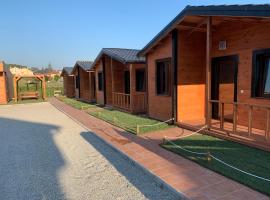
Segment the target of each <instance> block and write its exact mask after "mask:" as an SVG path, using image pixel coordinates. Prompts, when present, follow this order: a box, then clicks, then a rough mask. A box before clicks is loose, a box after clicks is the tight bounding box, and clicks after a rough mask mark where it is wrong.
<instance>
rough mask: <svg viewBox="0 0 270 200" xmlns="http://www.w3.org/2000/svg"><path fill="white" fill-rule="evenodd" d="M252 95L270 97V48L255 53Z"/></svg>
mask: <svg viewBox="0 0 270 200" xmlns="http://www.w3.org/2000/svg"><path fill="white" fill-rule="evenodd" d="M252 97H264V98H270V49H267V50H262V51H255V52H254V53H253V71H252Z"/></svg>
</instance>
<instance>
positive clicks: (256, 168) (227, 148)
mask: <svg viewBox="0 0 270 200" xmlns="http://www.w3.org/2000/svg"><path fill="white" fill-rule="evenodd" d="M173 142H174V143H175V144H177V145H179V146H181V147H183V148H184V149H187V150H191V151H195V152H205V153H207V152H210V153H211V154H212V155H214V156H215V157H217V158H219V159H221V160H223V161H225V162H226V163H228V164H231V165H233V166H235V167H237V168H239V169H241V170H244V171H246V172H249V173H252V174H255V175H257V176H261V177H264V178H267V179H270V153H269V152H266V151H263V150H259V149H255V148H251V147H248V146H245V145H242V144H238V143H235V142H231V141H227V140H222V139H218V138H215V137H212V136H206V135H201V134H196V135H193V136H190V137H186V138H182V139H179V140H176V141H173ZM161 146H162V147H164V148H165V149H167V150H169V151H172V152H175V153H177V154H179V155H181V156H184V157H186V158H188V159H190V160H192V161H194V162H196V163H198V164H199V165H202V166H204V167H206V168H208V169H211V170H213V171H215V172H217V173H220V174H222V175H224V176H226V177H228V178H231V179H233V180H235V181H237V182H239V183H242V184H244V185H246V186H248V187H250V188H253V189H255V190H257V191H259V192H262V193H264V194H267V195H268V196H270V182H267V181H263V180H260V179H257V178H255V177H251V176H248V175H246V174H243V173H241V172H238V171H236V170H234V169H232V168H229V167H227V166H225V165H223V164H222V163H220V162H218V161H216V160H213V159H212V160H211V161H208V160H207V159H206V157H205V156H197V155H194V154H192V153H189V152H185V151H183V150H181V149H179V148H177V147H175V146H174V145H173V144H171V143H168V142H166V143H165V144H162V145H161Z"/></svg>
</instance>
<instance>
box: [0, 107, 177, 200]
mask: <svg viewBox="0 0 270 200" xmlns="http://www.w3.org/2000/svg"><path fill="white" fill-rule="evenodd" d="M0 199H3V200H4V199H5V200H9V199H12V200H13V199H14V200H15V199H16V200H17V199H20V200H24V199H27V200H29V199H30V200H31V199H43V200H45V199H50V200H51V199H52V200H55V199H76V200H77V199H82V200H86V199H110V200H114V199H118V200H120V199H136V200H137V199H162V200H166V199H175V197H174V196H173V194H172V193H170V192H169V191H168V190H167V189H165V188H163V189H162V187H160V186H159V185H158V184H156V183H155V182H154V181H153V178H152V177H151V176H149V175H147V174H146V173H144V172H143V171H142V170H141V169H140V168H138V167H136V166H134V165H133V164H132V163H131V162H129V161H128V160H126V159H125V158H124V157H123V156H121V155H120V154H119V153H118V152H116V151H114V150H113V149H112V148H111V147H109V146H108V145H106V144H105V143H103V142H102V141H101V140H100V139H98V138H97V137H96V136H95V135H94V134H92V133H90V132H88V131H87V130H85V129H84V128H83V127H81V126H79V125H78V124H77V123H75V122H74V121H73V120H71V119H70V118H68V117H67V116H66V115H64V114H62V113H61V112H60V111H58V110H57V109H55V108H54V107H53V106H52V105H50V104H49V103H36V104H26V105H12V106H0Z"/></svg>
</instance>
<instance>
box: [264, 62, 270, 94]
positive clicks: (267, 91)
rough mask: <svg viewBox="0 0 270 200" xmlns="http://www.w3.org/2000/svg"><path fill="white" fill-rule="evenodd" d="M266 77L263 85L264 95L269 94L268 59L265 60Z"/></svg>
mask: <svg viewBox="0 0 270 200" xmlns="http://www.w3.org/2000/svg"><path fill="white" fill-rule="evenodd" d="M265 67H266V70H265V71H266V75H265V83H264V94H270V58H267V59H266V66H265Z"/></svg>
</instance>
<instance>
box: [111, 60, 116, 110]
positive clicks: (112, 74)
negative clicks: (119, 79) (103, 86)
mask: <svg viewBox="0 0 270 200" xmlns="http://www.w3.org/2000/svg"><path fill="white" fill-rule="evenodd" d="M111 76H112V104H113V105H114V95H113V94H114V92H115V91H114V90H115V88H114V71H113V59H112V57H111Z"/></svg>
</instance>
